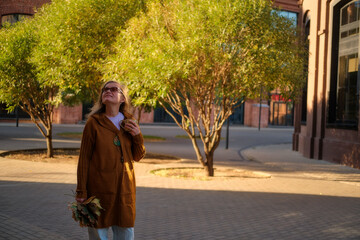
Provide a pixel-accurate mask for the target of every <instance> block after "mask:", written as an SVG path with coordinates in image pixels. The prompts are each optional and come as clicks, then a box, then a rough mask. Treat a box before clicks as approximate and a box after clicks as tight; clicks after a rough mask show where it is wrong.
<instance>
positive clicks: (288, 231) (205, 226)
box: [0, 181, 360, 240]
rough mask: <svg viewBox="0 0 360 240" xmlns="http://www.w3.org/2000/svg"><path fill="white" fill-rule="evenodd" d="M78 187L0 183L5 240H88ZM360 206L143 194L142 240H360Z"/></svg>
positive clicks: (174, 192)
mask: <svg viewBox="0 0 360 240" xmlns="http://www.w3.org/2000/svg"><path fill="white" fill-rule="evenodd" d="M74 189H75V185H74V184H54V183H34V182H15V181H14V182H11V181H0V196H1V197H0V206H1V212H0V239H15V238H21V239H87V233H86V229H84V228H80V227H78V225H77V223H75V222H74V221H73V219H72V218H71V213H70V210H68V209H67V202H70V201H72V200H73V198H72V197H71V196H68V195H65V194H71V190H74ZM359 212H360V201H359V199H358V198H349V197H332V196H317V195H303V194H279V193H259V192H235V191H208V190H206V191H205V190H182V189H165V188H144V187H138V188H137V220H136V226H135V236H136V239H149V240H150V239H169V240H173V239H318V240H321V239H327V240H328V239H359V238H360V229H359V226H360V218H359Z"/></svg>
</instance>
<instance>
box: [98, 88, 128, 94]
mask: <svg viewBox="0 0 360 240" xmlns="http://www.w3.org/2000/svg"><path fill="white" fill-rule="evenodd" d="M107 91H110V92H112V93H115V92H118V93H123V92H122V91H121V89H120V88H119V87H104V88H103V89H102V93H104V92H107Z"/></svg>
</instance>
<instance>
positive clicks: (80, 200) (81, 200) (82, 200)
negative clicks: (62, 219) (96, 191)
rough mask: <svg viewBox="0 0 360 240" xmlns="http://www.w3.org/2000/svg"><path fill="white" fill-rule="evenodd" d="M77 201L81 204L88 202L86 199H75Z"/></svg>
mask: <svg viewBox="0 0 360 240" xmlns="http://www.w3.org/2000/svg"><path fill="white" fill-rule="evenodd" d="M75 200H76V201H77V202H79V203H82V202H84V201H85V200H86V198H75Z"/></svg>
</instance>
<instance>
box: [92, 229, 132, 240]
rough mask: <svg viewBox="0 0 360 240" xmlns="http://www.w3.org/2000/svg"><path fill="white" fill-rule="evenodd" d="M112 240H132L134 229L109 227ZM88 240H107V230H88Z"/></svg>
mask: <svg viewBox="0 0 360 240" xmlns="http://www.w3.org/2000/svg"><path fill="white" fill-rule="evenodd" d="M111 229H112V231H113V240H134V228H123V227H118V226H111ZM88 232H89V240H108V233H109V228H97V229H96V228H90V227H89V228H88Z"/></svg>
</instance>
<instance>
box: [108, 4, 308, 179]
mask: <svg viewBox="0 0 360 240" xmlns="http://www.w3.org/2000/svg"><path fill="white" fill-rule="evenodd" d="M297 39H298V38H297V35H296V29H295V28H294V26H293V25H292V23H291V22H290V21H288V20H287V19H285V18H283V17H280V16H279V15H278V14H277V12H276V11H274V8H273V7H272V4H271V2H270V1H267V0H242V1H237V0H205V1H204V0H185V1H182V0H173V1H170V0H169V1H166V0H162V1H161V0H159V1H154V2H151V3H149V4H148V11H147V12H146V13H142V14H140V15H139V16H138V17H136V18H133V19H131V20H130V21H129V22H128V25H127V28H126V29H125V30H123V31H122V32H121V34H120V35H119V37H118V40H117V42H116V47H117V52H116V54H115V55H113V56H111V57H109V61H108V64H107V67H106V74H107V75H109V76H116V77H117V78H119V79H121V80H122V81H123V82H125V83H127V84H128V85H129V88H130V89H132V91H134V92H137V93H138V95H137V96H135V98H136V97H139V98H138V99H139V101H140V102H141V101H143V100H144V101H145V100H146V101H148V102H150V101H149V100H148V99H153V101H154V100H158V101H159V103H160V105H161V106H163V107H164V109H165V110H166V111H167V112H168V113H169V114H170V115H171V116H172V117H173V119H174V120H175V122H176V123H177V125H178V126H179V127H181V128H182V129H183V130H185V132H186V133H187V135H188V136H189V138H190V139H191V141H192V144H193V146H194V150H195V152H196V155H197V160H198V161H199V163H200V164H201V165H202V166H203V167H204V169H205V170H206V172H207V173H208V175H209V176H213V175H214V168H213V163H214V159H213V156H214V151H215V150H216V148H217V147H218V145H219V143H220V138H221V128H222V126H223V124H224V122H225V121H226V119H228V117H229V116H230V115H231V114H232V113H233V111H234V109H235V108H236V107H237V106H238V105H239V104H241V103H242V102H243V101H244V100H245V99H246V98H257V97H258V96H259V94H260V91H261V90H263V91H267V92H269V91H270V90H272V89H275V88H279V89H281V91H282V94H283V95H285V96H287V97H291V96H295V95H296V94H297V93H298V90H299V89H301V85H302V83H303V81H304V73H303V71H302V69H303V68H302V64H303V58H302V57H301V56H302V51H303V47H302V46H300V44H299V43H298V42H297ZM133 97H134V96H133ZM171 110H173V111H174V112H175V113H177V114H179V115H180V116H181V121H177V120H176V118H175V116H174V115H173V114H172V113H171ZM197 135H199V136H200V139H201V142H202V144H203V152H201V151H200V148H199V143H198V142H197V140H196V137H197Z"/></svg>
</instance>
